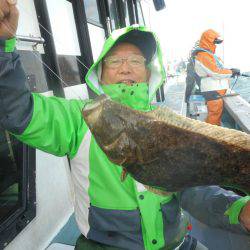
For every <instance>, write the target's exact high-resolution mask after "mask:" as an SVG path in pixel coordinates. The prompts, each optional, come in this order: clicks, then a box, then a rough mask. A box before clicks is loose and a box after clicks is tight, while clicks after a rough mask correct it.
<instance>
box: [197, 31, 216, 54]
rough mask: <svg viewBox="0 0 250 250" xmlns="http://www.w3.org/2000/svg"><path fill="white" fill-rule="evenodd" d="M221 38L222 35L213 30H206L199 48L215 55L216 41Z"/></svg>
mask: <svg viewBox="0 0 250 250" xmlns="http://www.w3.org/2000/svg"><path fill="white" fill-rule="evenodd" d="M219 36H220V34H219V33H217V32H216V31H214V30H212V29H209V30H206V31H205V32H203V33H202V35H201V39H200V43H199V47H200V48H203V49H206V50H210V51H211V52H212V53H215V49H216V45H215V44H214V39H215V38H218V37H219Z"/></svg>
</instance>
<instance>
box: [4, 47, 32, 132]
mask: <svg viewBox="0 0 250 250" xmlns="http://www.w3.org/2000/svg"><path fill="white" fill-rule="evenodd" d="M25 83H26V76H25V73H24V70H23V67H22V65H21V61H20V56H19V55H18V54H17V53H16V52H12V53H6V52H0V126H1V127H2V128H3V129H6V130H8V131H10V132H12V133H14V134H22V132H23V131H24V130H25V128H26V127H27V126H28V124H29V122H30V120H31V117H32V112H33V99H32V95H31V93H30V91H29V89H28V88H27V86H26V85H25Z"/></svg>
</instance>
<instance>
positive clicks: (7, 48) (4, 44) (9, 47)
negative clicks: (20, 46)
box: [0, 37, 16, 53]
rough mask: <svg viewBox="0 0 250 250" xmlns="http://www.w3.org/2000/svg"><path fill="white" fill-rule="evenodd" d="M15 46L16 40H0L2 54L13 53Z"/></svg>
mask: <svg viewBox="0 0 250 250" xmlns="http://www.w3.org/2000/svg"><path fill="white" fill-rule="evenodd" d="M15 46H16V38H15V37H14V38H10V39H8V40H5V39H0V51H3V52H7V53H10V52H13V51H14V50H15Z"/></svg>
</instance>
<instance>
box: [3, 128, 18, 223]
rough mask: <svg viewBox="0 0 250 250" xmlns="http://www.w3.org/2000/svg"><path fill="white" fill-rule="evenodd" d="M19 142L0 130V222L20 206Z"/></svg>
mask: <svg viewBox="0 0 250 250" xmlns="http://www.w3.org/2000/svg"><path fill="white" fill-rule="evenodd" d="M18 148H20V142H18V141H17V140H16V139H14V137H12V136H11V135H10V134H9V133H8V132H7V131H4V130H1V131H0V222H3V221H4V220H5V219H6V218H8V217H9V215H11V214H12V213H13V212H14V211H15V210H17V209H19V208H20V207H21V201H22V194H21V193H20V192H19V191H20V190H21V182H20V180H21V178H20V177H21V176H20V173H21V171H20V170H21V169H20V161H19V159H18Z"/></svg>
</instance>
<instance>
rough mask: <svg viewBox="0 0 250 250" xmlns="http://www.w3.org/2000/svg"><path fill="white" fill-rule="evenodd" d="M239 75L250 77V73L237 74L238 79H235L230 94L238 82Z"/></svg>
mask: <svg viewBox="0 0 250 250" xmlns="http://www.w3.org/2000/svg"><path fill="white" fill-rule="evenodd" d="M239 76H242V77H250V75H248V74H239V75H237V76H236V79H235V82H234V84H233V86H232V88H231V91H230V94H231V92H232V90H233V88H234V86H235V84H236V83H237V82H238V79H239Z"/></svg>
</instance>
